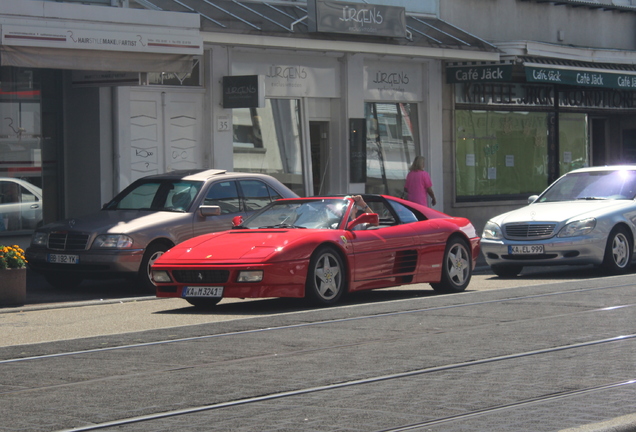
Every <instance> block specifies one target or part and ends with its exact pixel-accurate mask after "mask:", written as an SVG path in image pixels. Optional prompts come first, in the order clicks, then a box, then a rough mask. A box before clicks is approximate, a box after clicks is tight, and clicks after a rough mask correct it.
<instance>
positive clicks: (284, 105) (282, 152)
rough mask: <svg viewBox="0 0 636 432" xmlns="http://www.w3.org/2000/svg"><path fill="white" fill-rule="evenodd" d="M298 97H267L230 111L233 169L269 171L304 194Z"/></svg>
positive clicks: (291, 187) (297, 191)
mask: <svg viewBox="0 0 636 432" xmlns="http://www.w3.org/2000/svg"><path fill="white" fill-rule="evenodd" d="M300 105H301V104H300V99H267V100H266V106H265V107H263V108H235V109H233V110H232V112H233V113H232V115H233V119H232V125H233V134H234V139H233V141H234V170H235V171H241V172H255V173H262V174H269V175H271V176H272V177H275V178H277V179H278V180H279V181H280V182H281V183H283V184H284V185H285V186H287V187H288V188H290V189H291V190H293V191H294V192H296V193H297V194H298V195H301V196H302V195H305V182H304V176H303V164H302V133H301V132H302V129H301V116H300Z"/></svg>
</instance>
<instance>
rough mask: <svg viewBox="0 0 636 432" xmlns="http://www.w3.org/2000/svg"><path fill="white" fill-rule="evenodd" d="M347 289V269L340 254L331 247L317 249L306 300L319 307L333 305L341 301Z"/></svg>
mask: <svg viewBox="0 0 636 432" xmlns="http://www.w3.org/2000/svg"><path fill="white" fill-rule="evenodd" d="M345 287H346V275H345V268H344V264H343V263H342V258H340V255H339V254H338V252H336V251H335V250H334V249H333V248H332V247H329V246H322V247H319V248H318V249H316V251H315V252H314V254H313V256H312V257H311V261H310V262H309V271H308V274H307V283H306V284H305V298H306V299H307V300H309V301H310V302H312V303H314V304H317V305H321V306H328V305H332V304H335V303H336V302H337V301H338V300H340V297H342V294H343V293H344V291H345Z"/></svg>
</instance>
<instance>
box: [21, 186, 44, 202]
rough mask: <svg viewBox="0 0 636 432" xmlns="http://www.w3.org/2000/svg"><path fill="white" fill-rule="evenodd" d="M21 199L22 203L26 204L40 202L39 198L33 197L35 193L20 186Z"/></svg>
mask: <svg viewBox="0 0 636 432" xmlns="http://www.w3.org/2000/svg"><path fill="white" fill-rule="evenodd" d="M20 198H21V199H20V201H21V202H24V203H26V202H28V203H34V202H38V201H40V199H39V198H38V197H36V196H35V195H33V193H32V192H31V191H30V190H28V189H27V188H25V187H24V186H20Z"/></svg>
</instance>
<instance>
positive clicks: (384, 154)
mask: <svg viewBox="0 0 636 432" xmlns="http://www.w3.org/2000/svg"><path fill="white" fill-rule="evenodd" d="M365 117H366V121H367V128H366V133H367V146H366V184H365V191H366V192H367V193H378V194H386V195H393V196H401V195H402V192H403V190H404V180H405V179H406V175H407V174H408V170H409V166H410V165H411V163H412V162H413V159H414V158H415V156H417V152H416V147H417V146H416V142H417V136H418V131H417V118H418V117H417V105H416V104H412V103H378V102H371V103H366V104H365Z"/></svg>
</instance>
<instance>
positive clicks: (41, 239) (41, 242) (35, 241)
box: [31, 232, 49, 246]
mask: <svg viewBox="0 0 636 432" xmlns="http://www.w3.org/2000/svg"><path fill="white" fill-rule="evenodd" d="M48 241H49V235H48V234H47V233H43V232H36V233H34V234H33V237H32V238H31V244H32V245H33V246H46V244H47V243H48Z"/></svg>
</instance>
